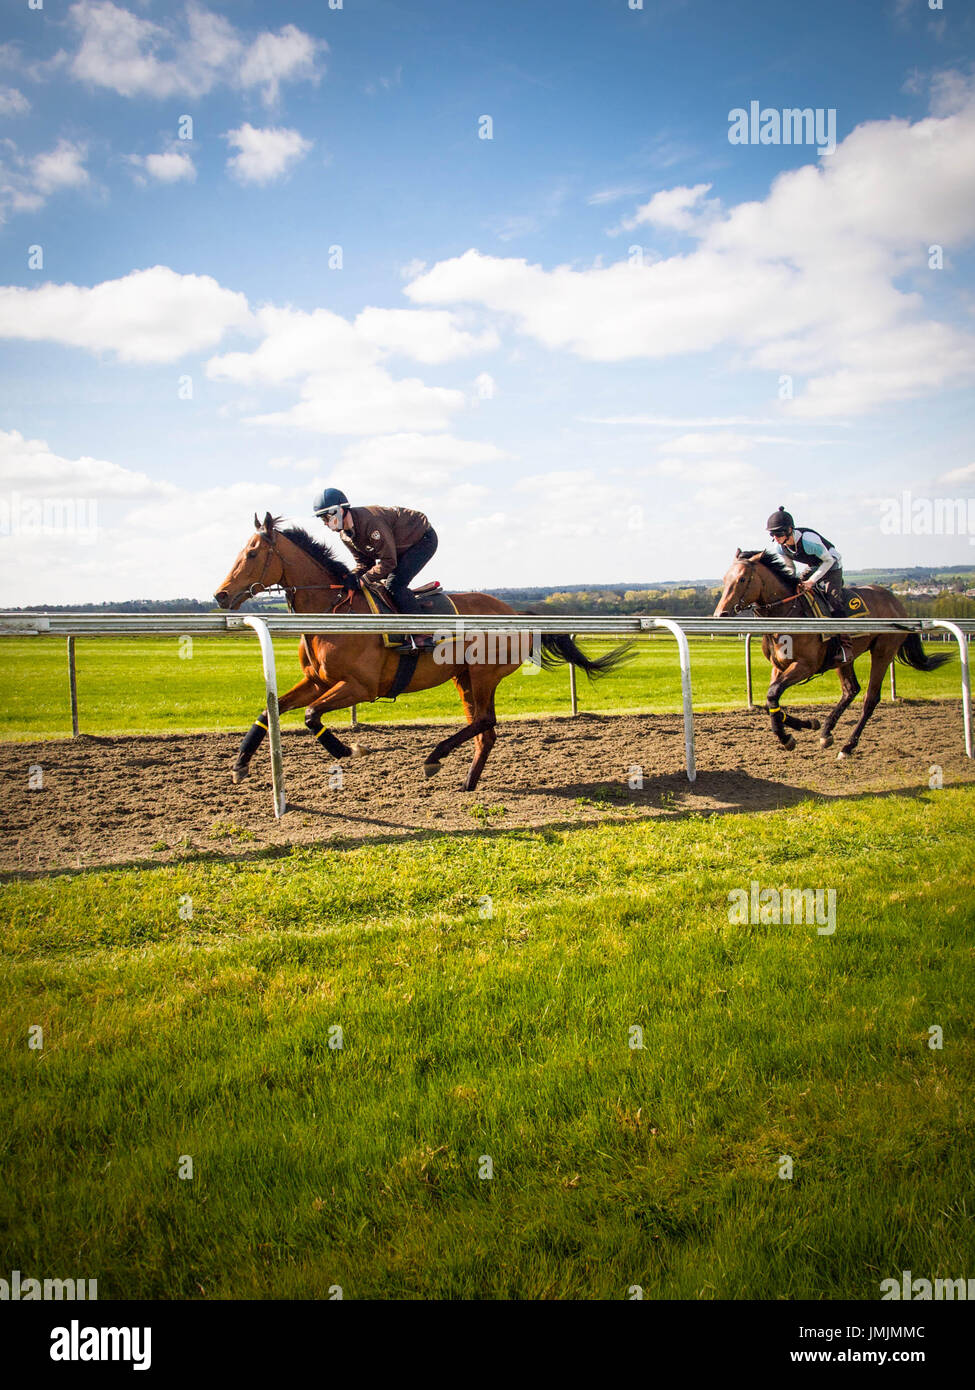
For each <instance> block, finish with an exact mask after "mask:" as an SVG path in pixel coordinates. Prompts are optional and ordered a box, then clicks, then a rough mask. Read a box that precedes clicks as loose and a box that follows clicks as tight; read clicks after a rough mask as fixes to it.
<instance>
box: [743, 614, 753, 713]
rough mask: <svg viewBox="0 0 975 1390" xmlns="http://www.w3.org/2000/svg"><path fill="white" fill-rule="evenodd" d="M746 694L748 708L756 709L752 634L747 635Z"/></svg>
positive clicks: (747, 633)
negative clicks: (753, 688) (753, 691)
mask: <svg viewBox="0 0 975 1390" xmlns="http://www.w3.org/2000/svg"><path fill="white" fill-rule="evenodd" d="M745 694H746V696H747V699H748V708H749V709H754V708H755V702H754V700H753V699H752V634H751V633H750V632H746V633H745Z"/></svg>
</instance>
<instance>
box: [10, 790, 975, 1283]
mask: <svg viewBox="0 0 975 1390" xmlns="http://www.w3.org/2000/svg"><path fill="white" fill-rule="evenodd" d="M973 807H975V791H973V790H972V789H957V790H950V791H949V790H945V791H934V792H925V793H923V794H921V795H917V796H912V797H903V796H890V797H875V798H871V799H852V800H848V801H840V802H824V801H813V800H810V801H808V802H805V803H803V804H801V805H798V806H794V807H792V808H791V809H790V810H788V811H779V812H772V813H766V814H760V815H752V816H721V815H716V816H712V817H710V818H705V817H702V816H700V815H692V816H689V817H683V818H675V819H673V820H669V821H667V822H664V823H661V822H660V821H656V820H655V821H652V822H643V823H637V824H627V825H623V826H618V825H601V826H598V827H587V828H580V829H578V830H559V831H556V830H532V831H528V830H526V831H521V832H511V831H508V832H503V833H500V834H489V833H480V834H468V835H461V836H449V835H425V836H420V837H419V838H417V839H415V840H414V841H412V842H411V843H409V844H403V845H396V844H394V845H389V844H386V845H359V846H356V847H352V846H347V847H345V848H340V849H334V848H330V849H321V848H316V849H303V850H300V851H299V850H295V851H294V852H292V853H291V854H289V855H287V856H285V857H277V858H258V859H254V860H251V861H249V862H223V863H221V862H195V863H184V864H178V865H173V866H167V867H160V868H158V869H152V870H147V871H141V872H140V871H132V870H117V871H99V872H92V873H82V874H77V875H61V876H59V877H56V878H53V879H46V880H37V881H24V882H12V883H8V884H6V885H4V886H2V887H0V921H2V923H3V926H2V946H3V955H2V957H0V1046H2V1049H3V1054H4V1056H3V1068H4V1077H5V1080H4V1085H3V1087H2V1091H0V1136H2V1140H0V1143H2V1149H3V1170H4V1177H3V1182H2V1184H0V1228H2V1230H3V1233H4V1234H3V1261H4V1266H5V1269H20V1270H23V1271H29V1272H30V1273H31V1274H34V1275H45V1276H47V1275H51V1276H55V1275H57V1276H68V1275H70V1276H72V1277H79V1278H97V1280H98V1292H99V1296H100V1297H101V1298H130V1299H137V1298H167V1299H172V1298H201V1297H204V1298H227V1297H244V1298H259V1297H277V1298H316V1297H317V1298H321V1297H324V1296H327V1291H328V1290H329V1289H330V1288H331V1287H332V1286H333V1285H339V1286H341V1287H342V1289H343V1291H344V1295H345V1297H346V1298H416V1297H426V1298H526V1299H542V1298H578V1299H596V1298H606V1299H624V1298H626V1297H627V1291H628V1289H629V1288H630V1287H631V1286H632V1285H634V1284H638V1285H640V1286H641V1287H642V1288H643V1289H644V1291H645V1296H646V1297H647V1298H681V1299H712V1298H752V1299H769V1300H771V1299H794V1298H804V1299H832V1298H858V1299H868V1300H872V1301H876V1300H877V1298H878V1296H879V1284H880V1281H881V1280H882V1279H885V1278H888V1277H895V1278H899V1277H900V1271H901V1270H905V1269H910V1270H912V1271H914V1273H915V1274H916V1275H919V1274H920V1275H923V1276H925V1277H927V1278H955V1277H958V1276H959V1275H962V1276H967V1275H970V1274H971V1273H972V1271H973V1270H975V1223H973V1220H972V1206H971V1202H972V1196H971V1186H972V1172H973V1171H975V1118H973V1111H972V1103H971V1102H972V1095H973V1090H975V1040H973V1035H972V1018H973V1017H975V956H973V952H972V927H973V906H972V882H973V881H975V840H973V836H972V823H973V822H972V812H973ZM753 880H754V881H757V882H758V883H759V884H760V885H762V886H763V887H788V886H791V887H795V888H800V887H808V888H819V889H822V890H823V891H824V892H828V891H834V892H835V895H836V897H835V928H836V929H835V932H833V933H832V934H829V933H820V932H819V931H818V930H817V927H816V925H815V924H803V925H799V926H796V925H791V926H789V925H772V924H768V925H762V924H757V923H752V924H735V923H733V922H732V921H731V920H730V919H729V910H728V894H729V892H730V891H731V890H732V889H736V888H743V889H745V890H746V892H747V891H748V889H749V885H750V882H751V881H753ZM188 908H189V909H191V913H192V915H191V916H190V915H187V909H188ZM181 910H182V915H181ZM36 1026H40V1027H41V1028H42V1029H43V1037H42V1039H41V1040H42V1042H43V1047H42V1048H40V1049H37V1048H35V1049H31V1048H30V1047H29V1046H28V1039H29V1036H30V1034H29V1030H30V1029H31V1028H32V1027H36ZM336 1028H340V1029H341V1030H342V1034H341V1039H339V1035H338V1034H337V1033H336V1032H335V1029H336ZM634 1028H636V1029H642V1039H641V1037H640V1034H639V1032H634V1031H633V1030H634ZM937 1029H940V1030H941V1033H940V1035H939V1034H938V1033H937V1032H936V1031H932V1030H937ZM34 1037H35V1040H36V1038H37V1035H36V1034H35V1035H34ZM339 1040H340V1041H341V1044H342V1045H341V1047H337V1046H335V1045H334V1044H335V1043H336V1042H337V1041H339ZM641 1041H642V1046H634V1044H635V1043H639V1042H641ZM932 1041H934V1042H935V1043H936V1044H940V1045H936V1046H932V1045H931V1044H932ZM187 1158H189V1159H192V1163H193V1170H192V1177H191V1178H190V1177H186V1176H184V1177H183V1178H181V1177H180V1164H181V1162H182V1164H183V1170H182V1171H183V1173H184V1175H185V1174H186V1173H188V1171H189V1170H188V1169H187V1167H186V1159H187ZM786 1160H789V1161H791V1164H792V1167H791V1170H790V1169H789V1167H788V1163H787V1162H786ZM790 1172H791V1176H790V1175H789V1174H790Z"/></svg>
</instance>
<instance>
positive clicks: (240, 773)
mask: <svg viewBox="0 0 975 1390" xmlns="http://www.w3.org/2000/svg"><path fill="white" fill-rule="evenodd" d="M250 775H251V774H250V768H248V767H235V768H234V770H233V772H232V773H231V774H230V776H231V780H232V782H233V784H234V786H235V787H236V786H239V785H240V783H241V782H243V780H244V779H245V777H249V776H250Z"/></svg>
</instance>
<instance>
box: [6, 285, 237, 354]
mask: <svg viewBox="0 0 975 1390" xmlns="http://www.w3.org/2000/svg"><path fill="white" fill-rule="evenodd" d="M250 325H251V316H250V311H249V310H248V307H247V301H246V299H245V298H244V296H243V295H242V294H236V293H234V292H233V291H231V290H225V289H223V287H222V286H221V285H219V284H218V283H217V281H216V280H214V279H212V278H211V277H210V276H209V275H178V274H177V273H176V272H175V271H174V270H170V269H169V267H168V266H162V265H157V266H153V267H152V268H151V269H149V270H134V271H132V273H131V274H129V275H126V276H123V277H122V279H120V280H105V281H103V282H102V283H101V284H100V285H95V286H93V287H92V288H90V289H88V288H86V287H84V286H80V285H55V284H50V283H49V284H45V285H41V286H40V287H39V288H38V289H33V290H28V289H22V288H20V287H15V286H5V287H2V288H0V337H4V338H20V339H25V340H29V341H34V342H38V341H48V342H57V343H64V344H68V345H69V346H72V347H82V348H87V349H88V350H89V351H91V352H114V353H115V354H116V355H117V356H118V358H119V359H120V360H121V361H123V362H173V361H175V360H176V359H177V358H179V357H182V356H184V355H185V354H186V353H189V352H199V351H201V350H203V349H206V348H212V347H213V346H214V344H215V343H217V342H218V341H219V339H220V338H222V337H223V335H224V333H226V332H227V331H228V330H229V329H232V328H239V329H246V328H248V327H250Z"/></svg>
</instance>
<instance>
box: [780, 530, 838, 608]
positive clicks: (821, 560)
mask: <svg viewBox="0 0 975 1390" xmlns="http://www.w3.org/2000/svg"><path fill="white" fill-rule="evenodd" d="M765 526H766V529H767V530H768V533H769V535H770V536H771V537H772V544H771V545H769V546H766V550H767V551H768V552H769V553H771V554H773V555H775V556H777V557H778V559H780V560H781V561H782V563H783V564H784V565H785V567H786V569H787V570H789V571H790V573H791V574H795V573H796V564H797V563H798V564H800V565H802V566H803V568H804V570H805V573H804V575H803V578H802V579H801V580H800V582H799V584H798V586H797V592H798V593H800V594H808V593H809V591H810V590H811V589H812V588H813V587H814V586H815V585H816V584H818V585H819V586H820V592H821V593H822V594H823V597H824V598H825V600H826V604H827V607H828V608H829V611H830V612H831V613H832V614H833V616H834V617H836V618H842V617H845V614H844V611H843V557H842V555H841V554H840V552H839V551H838V550H837V549H836V546H835V545H834V544H833V542H832V541H828V540H827V539H826V538H825V536H821V535H820V534H819V532H818V531H813V530H812V529H811V528H810V527H808V526H800V527H799V528H798V530H797V529H796V524H795V522H794V521H793V520H792V516H791V514H790V513H789V512H787V511H786V510H785V508H784V507H780V508H779V510H778V511H777V512H773V513H772V515H771V516H770V517H769V519H768V521H767V522H766V523H765Z"/></svg>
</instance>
